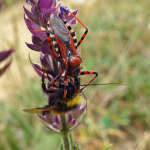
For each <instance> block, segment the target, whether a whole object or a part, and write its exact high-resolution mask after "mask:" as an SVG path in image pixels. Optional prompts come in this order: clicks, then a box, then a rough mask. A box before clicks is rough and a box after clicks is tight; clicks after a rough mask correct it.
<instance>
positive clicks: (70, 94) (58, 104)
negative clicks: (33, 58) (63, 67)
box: [23, 75, 82, 115]
mask: <svg viewBox="0 0 150 150" xmlns="http://www.w3.org/2000/svg"><path fill="white" fill-rule="evenodd" d="M57 82H59V86H57V85H53V86H54V87H55V88H54V87H53V88H52V89H51V85H50V84H49V83H50V82H48V85H47V86H46V84H45V80H44V75H42V89H43V92H44V93H45V94H47V95H48V105H46V106H44V107H40V108H33V109H24V110H23V111H25V112H28V113H38V112H42V113H44V112H47V111H50V112H51V113H52V114H54V115H58V114H59V115H60V114H64V113H66V112H69V111H71V110H73V109H74V108H76V107H77V106H78V105H79V102H80V98H81V95H82V94H81V91H80V89H79V87H80V78H79V77H78V76H77V77H74V80H73V79H70V81H69V82H68V85H67V95H66V98H63V94H64V90H65V88H66V87H65V84H64V81H63V80H60V81H57Z"/></svg>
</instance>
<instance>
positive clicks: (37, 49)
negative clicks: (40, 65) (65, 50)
mask: <svg viewBox="0 0 150 150" xmlns="http://www.w3.org/2000/svg"><path fill="white" fill-rule="evenodd" d="M25 43H26V42H25ZM26 45H27V46H28V47H29V48H30V49H32V50H34V51H41V46H37V45H33V44H29V43H26Z"/></svg>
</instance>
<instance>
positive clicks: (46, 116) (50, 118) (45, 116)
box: [37, 113, 53, 124]
mask: <svg viewBox="0 0 150 150" xmlns="http://www.w3.org/2000/svg"><path fill="white" fill-rule="evenodd" d="M48 114H49V113H46V115H44V116H42V115H40V114H39V113H37V115H38V117H39V118H40V119H41V120H43V121H45V122H47V123H50V124H52V123H53V118H52V117H50V116H49V115H48Z"/></svg>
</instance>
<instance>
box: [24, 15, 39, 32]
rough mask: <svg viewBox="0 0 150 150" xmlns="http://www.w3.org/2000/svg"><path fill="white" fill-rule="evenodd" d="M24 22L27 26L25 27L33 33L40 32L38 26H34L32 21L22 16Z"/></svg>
mask: <svg viewBox="0 0 150 150" xmlns="http://www.w3.org/2000/svg"><path fill="white" fill-rule="evenodd" d="M24 20H25V23H26V25H27V27H28V28H29V30H30V31H35V30H40V29H41V28H40V26H39V25H37V24H35V23H34V22H33V21H31V20H30V19H27V18H26V17H25V15H24Z"/></svg>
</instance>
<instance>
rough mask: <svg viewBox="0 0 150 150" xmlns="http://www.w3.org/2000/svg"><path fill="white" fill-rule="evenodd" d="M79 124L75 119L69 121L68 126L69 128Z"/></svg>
mask: <svg viewBox="0 0 150 150" xmlns="http://www.w3.org/2000/svg"><path fill="white" fill-rule="evenodd" d="M76 124H77V120H76V119H73V120H72V121H71V122H68V124H67V126H68V128H72V127H74V126H75V125H76Z"/></svg>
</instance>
